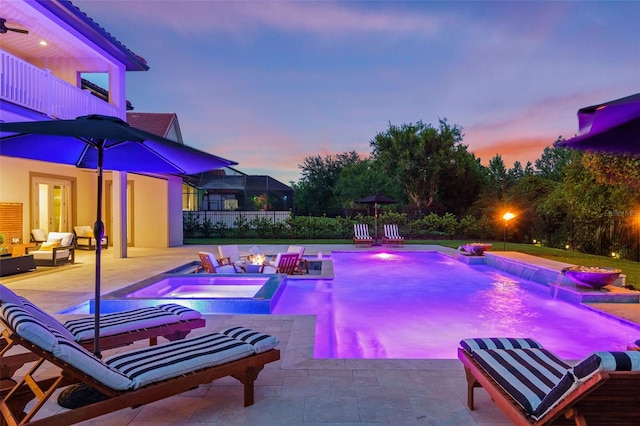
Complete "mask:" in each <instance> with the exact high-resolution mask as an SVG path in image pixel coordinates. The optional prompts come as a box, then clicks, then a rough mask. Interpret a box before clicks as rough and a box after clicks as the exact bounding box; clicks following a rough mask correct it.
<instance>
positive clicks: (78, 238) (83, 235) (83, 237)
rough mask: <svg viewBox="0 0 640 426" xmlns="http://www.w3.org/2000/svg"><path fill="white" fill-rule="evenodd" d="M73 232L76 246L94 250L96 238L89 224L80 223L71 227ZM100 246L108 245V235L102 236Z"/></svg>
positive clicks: (105, 246)
mask: <svg viewBox="0 0 640 426" xmlns="http://www.w3.org/2000/svg"><path fill="white" fill-rule="evenodd" d="M73 233H74V235H75V243H76V248H78V249H82V250H95V249H96V244H97V240H96V239H95V237H94V235H93V228H92V227H91V226H89V225H80V226H74V227H73ZM101 245H102V248H104V249H106V248H107V247H109V237H108V236H106V235H105V236H103V237H102V240H101Z"/></svg>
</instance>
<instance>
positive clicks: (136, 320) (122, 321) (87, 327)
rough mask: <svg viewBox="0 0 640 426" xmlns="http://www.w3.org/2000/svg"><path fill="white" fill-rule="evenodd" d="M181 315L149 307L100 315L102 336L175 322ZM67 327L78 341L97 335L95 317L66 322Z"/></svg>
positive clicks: (90, 338)
mask: <svg viewBox="0 0 640 426" xmlns="http://www.w3.org/2000/svg"><path fill="white" fill-rule="evenodd" d="M179 321H180V317H179V316H178V315H176V314H173V313H172V312H171V311H169V310H167V309H159V308H157V307H148V308H140V309H133V310H129V311H123V312H116V313H113V314H106V315H100V336H113V335H115V334H120V333H126V332H128V331H134V330H140V329H144V328H149V327H158V326H161V325H165V324H174V323H177V322H179ZM64 326H65V328H66V329H68V330H69V332H71V333H72V334H73V337H74V339H75V340H76V341H77V342H81V341H83V340H92V339H93V338H94V335H95V318H94V317H84V318H78V319H73V320H69V321H67V322H66V323H64Z"/></svg>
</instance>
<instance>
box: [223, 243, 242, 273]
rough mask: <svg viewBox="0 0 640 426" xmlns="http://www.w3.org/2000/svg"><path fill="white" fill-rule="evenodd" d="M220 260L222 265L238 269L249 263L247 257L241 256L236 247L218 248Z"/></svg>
mask: <svg viewBox="0 0 640 426" xmlns="http://www.w3.org/2000/svg"><path fill="white" fill-rule="evenodd" d="M218 259H220V262H221V263H222V264H229V265H236V267H237V268H242V265H244V264H245V263H246V262H247V258H246V257H244V258H243V257H242V256H240V251H239V250H238V246H236V245H225V246H218Z"/></svg>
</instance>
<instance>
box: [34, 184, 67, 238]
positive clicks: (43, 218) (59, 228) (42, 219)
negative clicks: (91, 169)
mask: <svg viewBox="0 0 640 426" xmlns="http://www.w3.org/2000/svg"><path fill="white" fill-rule="evenodd" d="M32 197H33V199H32V200H31V208H32V214H31V220H32V223H31V229H37V228H40V229H44V231H45V232H47V233H48V232H70V231H71V181H68V180H62V179H60V180H59V179H52V178H42V177H34V178H33V180H32Z"/></svg>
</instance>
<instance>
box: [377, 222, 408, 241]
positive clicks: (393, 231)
mask: <svg viewBox="0 0 640 426" xmlns="http://www.w3.org/2000/svg"><path fill="white" fill-rule="evenodd" d="M382 244H386V245H397V246H402V245H403V244H404V237H402V236H400V232H398V225H396V224H395V223H393V224H385V225H384V237H382Z"/></svg>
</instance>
